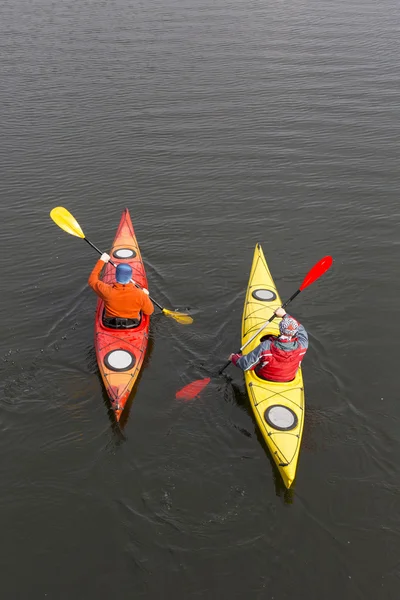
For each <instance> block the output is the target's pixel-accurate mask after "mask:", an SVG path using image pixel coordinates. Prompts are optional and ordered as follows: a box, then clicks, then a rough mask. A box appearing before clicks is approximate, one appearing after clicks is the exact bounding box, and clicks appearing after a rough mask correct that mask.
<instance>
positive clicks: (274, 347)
mask: <svg viewBox="0 0 400 600" xmlns="http://www.w3.org/2000/svg"><path fill="white" fill-rule="evenodd" d="M307 348H308V335H307V332H306V330H305V329H304V327H303V325H299V329H298V332H297V337H295V338H291V340H290V341H289V340H288V341H285V338H283V339H280V338H279V337H278V338H276V337H274V336H269V338H268V339H267V340H266V341H264V342H262V343H261V344H259V346H257V348H255V349H254V350H253V351H252V352H249V353H248V354H245V355H244V356H241V355H240V354H234V355H233V356H232V362H233V364H234V365H236V366H237V367H239V368H240V369H242V370H243V371H252V370H255V371H256V373H257V375H258V376H259V377H261V379H267V380H269V381H291V380H292V379H294V378H295V377H296V373H297V369H298V368H299V366H300V364H301V361H302V360H303V358H304V355H305V353H306V352H307Z"/></svg>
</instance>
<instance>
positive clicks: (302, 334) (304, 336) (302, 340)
mask: <svg viewBox="0 0 400 600" xmlns="http://www.w3.org/2000/svg"><path fill="white" fill-rule="evenodd" d="M297 339H298V342H299V344H300V346H301V347H302V348H305V349H306V350H307V348H308V333H307V331H306V330H305V329H304V327H303V325H302V324H301V323H299V328H298V330H297Z"/></svg>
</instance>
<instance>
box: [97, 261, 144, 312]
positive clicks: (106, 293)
mask: <svg viewBox="0 0 400 600" xmlns="http://www.w3.org/2000/svg"><path fill="white" fill-rule="evenodd" d="M104 264H105V263H104V262H103V261H102V260H98V261H97V263H96V264H95V265H94V269H93V271H92V272H91V274H90V277H89V280H88V284H89V285H90V287H91V288H92V289H93V290H94V291H95V292H96V294H97V295H98V296H100V298H102V300H104V305H105V309H106V317H122V318H124V319H138V318H139V312H140V311H142V312H144V314H145V315H151V314H152V313H153V312H154V306H153V303H152V301H151V300H150V298H149V297H148V295H147V294H145V293H144V292H142V290H140V289H139V288H137V287H136V286H135V285H134V284H133V283H127V284H123V283H116V282H115V283H112V284H111V285H110V284H108V283H104V281H101V279H99V274H100V271H101V269H102V268H103V267H104Z"/></svg>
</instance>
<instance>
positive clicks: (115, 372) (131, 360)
mask: <svg viewBox="0 0 400 600" xmlns="http://www.w3.org/2000/svg"><path fill="white" fill-rule="evenodd" d="M110 256H111V260H112V261H113V262H114V263H115V264H116V265H117V264H119V263H122V262H125V263H128V264H129V265H130V266H131V267H132V278H133V279H134V280H135V281H136V282H137V283H138V284H139V285H140V286H142V287H144V288H148V284H147V277H146V272H145V270H144V265H143V261H142V257H141V254H140V250H139V246H138V243H137V240H136V236H135V231H134V229H133V225H132V221H131V217H130V215H129V211H128V209H127V208H126V209H125V210H124V211H123V213H122V217H121V222H120V224H119V227H118V230H117V233H116V236H115V239H114V243H113V246H112V248H111V250H110ZM102 279H103V281H105V282H106V283H113V282H115V267H113V266H112V265H111V264H110V263H107V264H106V265H105V267H104V270H103V277H102ZM103 313H104V302H103V300H101V299H99V300H98V302H97V309H96V320H95V326H94V345H95V348H96V357H97V364H98V365H99V369H100V373H101V376H102V378H103V381H104V385H105V387H106V390H107V394H108V396H109V398H110V400H111V405H112V408H113V410H114V412H115V417H116V419H117V421H119V419H120V417H121V413H122V411H123V409H124V406H125V404H126V402H127V400H128V398H129V395H130V393H131V391H132V388H133V386H134V385H135V381H136V379H137V377H138V375H139V372H140V369H141V367H142V364H143V359H144V357H145V353H146V348H147V342H148V337H149V327H150V317H149V316H148V315H143V314H142V316H141V321H140V324H139V325H138V326H137V327H135V328H134V329H111V328H109V327H105V326H104V324H103Z"/></svg>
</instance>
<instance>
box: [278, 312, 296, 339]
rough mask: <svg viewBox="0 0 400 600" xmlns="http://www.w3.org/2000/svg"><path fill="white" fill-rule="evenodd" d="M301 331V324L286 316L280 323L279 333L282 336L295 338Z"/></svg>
mask: <svg viewBox="0 0 400 600" xmlns="http://www.w3.org/2000/svg"><path fill="white" fill-rule="evenodd" d="M298 329H299V323H298V322H297V321H296V319H293V317H289V316H288V315H285V316H284V317H283V319H282V321H281V322H280V323H279V331H280V332H281V335H286V336H287V337H293V336H294V335H296V333H297V331H298Z"/></svg>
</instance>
